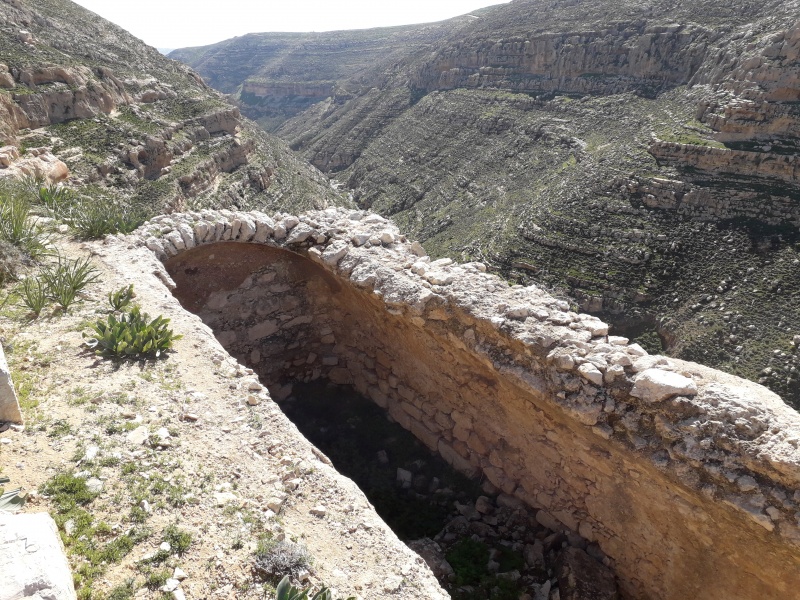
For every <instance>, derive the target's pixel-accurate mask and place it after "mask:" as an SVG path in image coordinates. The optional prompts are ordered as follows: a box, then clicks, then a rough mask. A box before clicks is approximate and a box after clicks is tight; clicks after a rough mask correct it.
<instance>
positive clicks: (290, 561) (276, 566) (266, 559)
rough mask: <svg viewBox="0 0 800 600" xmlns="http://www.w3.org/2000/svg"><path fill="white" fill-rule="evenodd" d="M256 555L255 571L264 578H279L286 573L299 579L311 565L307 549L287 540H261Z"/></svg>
mask: <svg viewBox="0 0 800 600" xmlns="http://www.w3.org/2000/svg"><path fill="white" fill-rule="evenodd" d="M255 555H256V560H255V565H254V567H255V571H256V573H258V574H259V575H261V576H262V577H278V576H280V575H283V574H285V573H288V574H289V575H291V576H292V577H298V576H299V575H300V573H301V572H302V571H305V570H306V569H308V567H309V565H310V557H309V556H308V552H307V551H306V549H305V548H304V547H303V546H301V545H299V544H293V543H292V542H288V541H285V540H283V541H276V540H272V539H269V540H259V543H258V548H257V549H256V553H255Z"/></svg>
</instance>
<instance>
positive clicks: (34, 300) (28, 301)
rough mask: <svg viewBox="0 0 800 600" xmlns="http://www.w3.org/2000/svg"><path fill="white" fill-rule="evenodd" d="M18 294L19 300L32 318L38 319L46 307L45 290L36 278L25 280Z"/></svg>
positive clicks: (40, 281)
mask: <svg viewBox="0 0 800 600" xmlns="http://www.w3.org/2000/svg"><path fill="white" fill-rule="evenodd" d="M18 293H19V297H20V300H21V301H22V303H23V304H24V305H25V306H26V307H27V308H28V310H30V311H31V314H32V315H33V316H34V317H38V316H39V315H40V314H41V312H42V310H44V307H45V306H47V299H48V298H47V288H46V286H45V285H43V284H42V280H41V279H39V278H37V277H28V278H27V279H25V280H24V281H23V282H22V285H21V286H20V290H19V292H18Z"/></svg>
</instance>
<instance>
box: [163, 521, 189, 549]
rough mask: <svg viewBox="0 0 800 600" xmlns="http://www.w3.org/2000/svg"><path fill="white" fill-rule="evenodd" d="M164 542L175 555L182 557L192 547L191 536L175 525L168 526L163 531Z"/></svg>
mask: <svg viewBox="0 0 800 600" xmlns="http://www.w3.org/2000/svg"><path fill="white" fill-rule="evenodd" d="M164 541H165V542H167V543H168V544H169V545H170V548H171V549H172V551H173V552H174V553H175V554H177V555H178V556H183V555H184V554H186V551H187V550H188V549H189V546H191V545H192V534H191V533H189V532H188V531H183V530H182V529H180V528H178V526H177V525H170V526H169V527H167V528H166V529H165V530H164Z"/></svg>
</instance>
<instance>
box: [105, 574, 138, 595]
mask: <svg viewBox="0 0 800 600" xmlns="http://www.w3.org/2000/svg"><path fill="white" fill-rule="evenodd" d="M135 596H136V580H135V579H133V578H131V579H128V580H127V581H126V582H125V583H123V584H122V585H118V586H117V587H115V588H114V589H113V590H111V591H110V592H109V593H108V596H106V600H131V599H132V598H134V597H135Z"/></svg>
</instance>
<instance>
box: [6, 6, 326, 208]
mask: <svg viewBox="0 0 800 600" xmlns="http://www.w3.org/2000/svg"><path fill="white" fill-rule="evenodd" d="M0 57H2V63H3V64H2V65H0V142H2V143H3V144H12V145H15V146H18V147H19V149H20V150H21V152H22V158H23V159H24V158H25V153H26V151H29V152H30V151H32V150H33V149H36V148H45V149H47V150H50V151H52V152H53V153H54V155H55V156H56V157H57V158H58V159H60V160H62V161H63V162H64V163H65V164H66V165H67V166H68V167H69V169H70V171H71V172H72V175H73V177H72V178H71V179H70V182H71V183H73V184H75V185H76V186H78V187H80V186H81V184H85V185H89V186H91V187H89V188H86V187H81V191H82V192H86V191H89V192H94V193H102V191H103V190H104V189H105V190H112V191H113V192H115V194H119V196H118V198H119V199H120V201H123V199H125V200H127V202H129V203H131V204H134V205H138V206H141V207H142V208H145V209H147V210H150V211H160V210H163V209H164V208H176V207H181V206H184V205H187V204H188V205H197V206H203V205H209V204H213V205H231V206H265V207H266V206H271V207H274V206H288V205H295V206H298V207H310V206H323V205H326V204H327V203H328V202H329V201H331V200H332V199H333V197H334V195H333V194H332V193H331V191H330V188H329V186H328V185H327V183H326V181H325V179H324V177H322V176H321V175H320V174H319V173H318V172H317V171H316V170H315V169H312V168H310V167H309V166H308V165H307V164H306V163H304V161H301V160H298V159H296V158H295V157H294V156H293V155H292V154H291V153H290V152H288V151H287V150H286V149H285V147H284V145H283V144H282V143H281V142H280V141H278V140H276V139H274V138H271V137H270V136H268V135H265V134H264V133H263V132H262V131H261V130H260V129H259V128H257V127H256V126H255V125H254V124H252V123H250V122H248V121H247V120H246V119H243V118H242V117H241V116H240V114H239V111H238V109H236V108H235V107H233V106H231V105H230V104H228V103H227V102H226V101H225V100H224V99H223V98H222V96H221V95H220V94H218V93H217V92H215V91H214V90H212V89H210V88H208V87H207V86H206V85H205V84H204V83H203V82H202V81H201V80H200V78H199V77H198V76H197V75H196V74H195V73H193V72H192V71H191V70H189V69H188V68H187V67H185V66H183V65H181V64H179V63H176V62H175V61H171V60H169V59H166V58H164V57H163V56H161V55H160V54H159V53H158V51H156V49H155V48H151V47H149V46H147V45H145V44H144V43H142V42H141V41H140V40H138V39H136V38H134V37H133V36H131V35H130V34H128V33H127V32H125V31H124V30H122V29H120V28H119V27H116V26H115V25H112V24H111V23H109V22H107V21H105V20H103V19H101V18H100V17H98V16H97V15H95V14H94V13H91V12H89V11H87V10H84V9H83V8H81V7H79V6H77V5H75V4H73V3H72V2H69V1H67V0H44V1H41V2H39V1H37V2H35V3H34V2H31V1H28V0H8V1H4V2H0ZM7 162H8V161H7ZM63 175H64V173H63V170H62V172H61V173H60V174H59V177H61V176H63Z"/></svg>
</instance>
